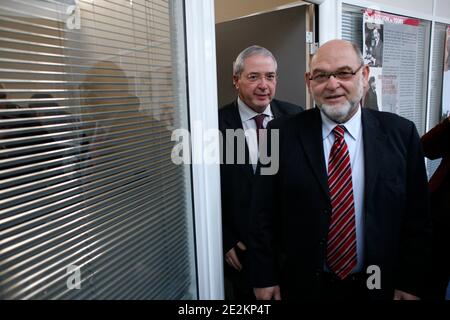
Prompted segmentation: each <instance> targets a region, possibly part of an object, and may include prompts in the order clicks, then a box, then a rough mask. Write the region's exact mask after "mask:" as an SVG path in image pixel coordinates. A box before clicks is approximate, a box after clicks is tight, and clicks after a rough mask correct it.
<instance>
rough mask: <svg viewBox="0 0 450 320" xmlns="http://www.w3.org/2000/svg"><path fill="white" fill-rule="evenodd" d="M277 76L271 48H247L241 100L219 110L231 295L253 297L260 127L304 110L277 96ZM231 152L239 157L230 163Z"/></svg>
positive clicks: (237, 80)
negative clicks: (252, 220)
mask: <svg viewBox="0 0 450 320" xmlns="http://www.w3.org/2000/svg"><path fill="white" fill-rule="evenodd" d="M276 80H277V62H276V60H275V57H274V56H273V55H272V53H271V52H270V51H268V50H267V49H265V48H262V47H259V46H251V47H249V48H247V49H245V50H243V51H242V52H241V53H240V54H239V55H238V57H237V58H236V61H235V63H234V66H233V83H234V86H235V88H236V91H237V93H238V98H237V100H235V101H233V102H232V103H230V104H228V105H226V106H224V107H223V108H222V109H221V110H220V111H219V128H220V130H221V132H222V134H223V137H224V139H225V143H224V149H223V152H222V155H223V157H222V159H224V164H222V165H221V189H222V226H223V228H222V230H223V249H224V255H225V257H224V258H225V262H226V263H225V266H224V269H225V279H226V280H228V281H229V283H231V286H232V289H233V290H232V291H233V294H230V292H228V291H229V290H226V298H235V299H252V298H253V299H254V295H253V289H252V287H251V285H250V282H249V276H248V269H249V268H248V265H247V253H246V250H247V245H248V233H249V213H250V199H251V190H252V188H253V179H254V172H255V169H256V164H257V161H258V141H259V134H258V132H259V129H261V128H265V127H266V125H267V123H268V122H269V121H270V120H272V119H273V118H278V117H281V116H284V115H289V114H295V113H297V112H300V111H301V110H303V109H302V108H301V107H299V106H296V105H293V104H291V103H287V102H282V101H279V100H274V99H273V97H274V96H275V90H276V82H277V81H276ZM239 129H240V130H239ZM227 130H228V131H231V132H232V133H236V134H237V135H239V133H241V138H242V139H241V140H240V141H241V142H243V143H241V144H239V143H236V144H235V143H234V142H238V141H239V139H237V140H238V141H235V139H234V138H230V139H226V136H227V134H226V131H227ZM244 132H245V135H244ZM231 152H233V155H234V159H232V161H226V157H227V155H228V156H230V154H231ZM240 157H245V159H244V160H245V161H238V158H240ZM230 162H231V163H230Z"/></svg>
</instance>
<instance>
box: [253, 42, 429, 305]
mask: <svg viewBox="0 0 450 320" xmlns="http://www.w3.org/2000/svg"><path fill="white" fill-rule="evenodd" d="M368 76H369V68H368V66H367V65H364V64H363V58H362V55H361V52H360V51H359V49H358V48H357V47H356V46H354V45H352V44H351V43H350V42H347V41H343V40H332V41H329V42H327V43H325V44H324V45H323V46H321V47H320V48H319V49H318V51H317V53H316V54H315V56H314V57H313V58H312V60H311V62H310V71H309V72H308V73H306V75H305V79H306V82H307V85H308V89H309V91H310V93H311V94H312V96H313V97H314V100H315V102H316V104H317V107H318V108H315V109H311V110H308V111H305V112H302V113H301V114H298V115H296V116H293V117H291V118H284V119H277V120H274V121H273V122H271V124H270V125H269V129H270V133H271V134H272V133H273V131H274V129H278V130H279V131H278V133H279V137H280V138H279V145H278V146H279V171H278V173H277V174H275V175H262V174H261V175H260V176H259V177H258V179H257V181H256V182H255V189H254V194H253V200H252V210H251V211H252V213H251V214H252V221H251V225H252V231H251V236H250V250H249V253H250V265H251V271H250V273H251V276H252V284H253V286H254V287H255V295H256V297H257V298H258V299H271V298H275V299H279V298H281V297H283V298H286V299H299V298H301V299H349V300H355V299H418V296H419V295H420V292H421V291H420V290H421V288H422V282H423V280H424V279H423V278H424V270H425V267H426V266H425V265H424V264H425V263H426V261H427V260H428V251H429V246H430V243H429V238H430V236H429V217H428V188H427V178H426V172H425V165H424V158H423V154H422V150H421V146H420V140H419V136H418V134H417V131H416V128H415V126H414V124H413V123H412V122H411V121H408V120H406V119H403V118H401V117H399V116H397V115H395V114H390V113H386V112H378V111H374V110H368V109H361V107H360V101H361V98H362V96H363V93H364V85H365V84H366V83H367V79H368ZM269 141H270V140H269ZM270 147H272V146H269V149H270ZM271 156H272V157H273V156H274V155H271ZM262 169H264V167H263V166H262V167H261V170H262ZM274 234H275V235H281V239H277V236H274ZM277 240H278V241H280V242H281V245H280V247H281V249H280V250H281V253H282V255H283V256H284V269H283V270H281V272H279V271H278V270H277V265H276V256H275V252H276V251H275V249H274V248H276V246H275V245H274V242H276V241H277ZM368 272H369V274H368ZM279 285H281V293H280V287H279ZM371 289H372V290H371Z"/></svg>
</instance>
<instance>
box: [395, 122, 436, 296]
mask: <svg viewBox="0 0 450 320" xmlns="http://www.w3.org/2000/svg"><path fill="white" fill-rule="evenodd" d="M407 150H408V154H407V201H406V203H407V206H406V210H404V213H403V217H402V220H403V223H402V228H401V240H400V257H399V263H398V265H397V268H398V269H397V270H396V281H395V288H396V289H399V290H402V291H405V292H408V293H411V294H415V295H418V296H420V295H421V293H422V289H423V287H424V285H425V283H424V281H426V271H427V270H428V267H429V266H428V264H429V262H430V258H431V219H430V215H429V191H428V181H427V175H426V169H425V162H424V156H423V152H422V147H421V145H420V138H419V135H418V133H417V130H416V128H415V126H414V125H413V124H412V123H411V127H410V136H409V142H407Z"/></svg>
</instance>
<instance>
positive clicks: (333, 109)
mask: <svg viewBox="0 0 450 320" xmlns="http://www.w3.org/2000/svg"><path fill="white" fill-rule="evenodd" d="M363 94H364V86H363V82H362V78H360V83H359V88H358V92H357V95H356V97H355V99H353V100H352V101H345V102H344V103H343V104H341V105H338V106H337V105H329V104H325V103H324V104H322V105H321V106H318V107H319V109H320V110H322V111H323V113H324V114H325V115H326V116H327V117H328V118H329V119H330V120H332V121H334V122H336V123H344V122H347V121H348V120H350V118H351V117H352V116H353V115H354V114H355V113H356V110H357V109H358V107H359V102H360V101H361V99H362V96H363Z"/></svg>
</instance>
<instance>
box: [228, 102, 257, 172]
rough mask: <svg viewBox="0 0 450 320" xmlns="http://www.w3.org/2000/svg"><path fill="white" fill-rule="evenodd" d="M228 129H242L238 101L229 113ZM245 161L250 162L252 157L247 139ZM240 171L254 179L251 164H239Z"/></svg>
mask: <svg viewBox="0 0 450 320" xmlns="http://www.w3.org/2000/svg"><path fill="white" fill-rule="evenodd" d="M225 122H226V127H227V128H230V129H242V130H243V126H242V120H241V116H240V114H239V108H238V104H237V100H236V101H235V102H234V107H233V108H231V112H230V113H229V116H228V117H227V119H225ZM234 154H235V157H236V155H237V144H236V145H235V146H234ZM245 159H248V160H247V161H250V155H249V151H248V145H247V139H246V140H245ZM238 166H239V168H240V170H242V172H243V174H244V175H245V176H246V177H248V178H253V176H254V172H253V166H252V165H251V164H249V163H246V164H239V165H238Z"/></svg>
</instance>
